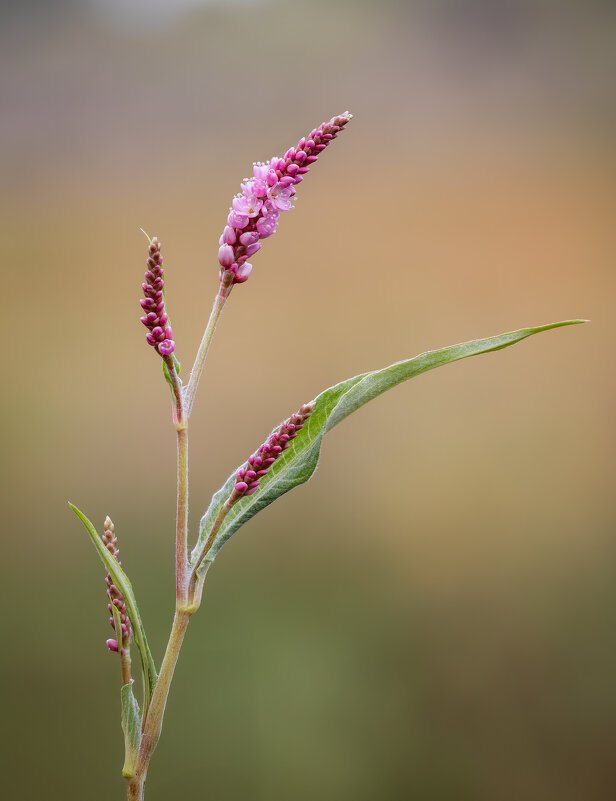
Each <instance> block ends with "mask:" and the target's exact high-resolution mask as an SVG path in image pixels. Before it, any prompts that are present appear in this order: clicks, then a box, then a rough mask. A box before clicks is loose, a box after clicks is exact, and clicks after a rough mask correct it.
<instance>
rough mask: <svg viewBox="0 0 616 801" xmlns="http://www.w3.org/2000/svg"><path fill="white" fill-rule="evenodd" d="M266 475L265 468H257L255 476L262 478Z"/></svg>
mask: <svg viewBox="0 0 616 801" xmlns="http://www.w3.org/2000/svg"><path fill="white" fill-rule="evenodd" d="M266 475H267V470H257V478H263V476H266Z"/></svg>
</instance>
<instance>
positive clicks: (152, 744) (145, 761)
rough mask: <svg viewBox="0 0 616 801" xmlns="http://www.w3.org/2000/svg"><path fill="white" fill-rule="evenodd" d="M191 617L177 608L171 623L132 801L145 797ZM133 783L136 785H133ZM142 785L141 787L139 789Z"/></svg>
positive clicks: (138, 765)
mask: <svg viewBox="0 0 616 801" xmlns="http://www.w3.org/2000/svg"><path fill="white" fill-rule="evenodd" d="M189 620H190V612H187V611H183V610H177V611H176V613H175V617H174V618H173V626H172V627H171V634H170V635H169V642H168V643H167V650H166V651H165V656H164V657H163V663H162V665H161V668H160V675H159V677H158V681H157V683H156V688H155V689H154V694H153V695H152V701H151V703H150V708H149V709H148V714H147V717H146V719H145V722H144V728H143V734H142V737H141V745H140V747H139V755H138V756H137V764H136V766H135V775H134V777H133V778H132V779H131V780H130V781H129V784H128V798H129V799H130V801H133V800H134V801H136V800H137V799H139V801H141V799H142V798H143V784H144V782H145V776H146V773H147V770H148V765H149V763H150V757H151V756H152V754H153V752H154V749H155V748H156V745H157V743H158V739H159V737H160V732H161V729H162V725H163V716H164V714H165V706H166V704H167V696H168V695H169V688H170V686H171V679H172V678H173V671H174V670H175V665H176V662H177V661H178V656H179V655H180V648H181V647H182V641H183V640H184V634H185V633H186V628H187V627H188V621H189ZM133 785H135V786H134V787H133ZM139 786H140V787H141V790H140V791H139ZM131 792H133V795H131V794H130V793H131ZM138 792H141V795H139V794H138Z"/></svg>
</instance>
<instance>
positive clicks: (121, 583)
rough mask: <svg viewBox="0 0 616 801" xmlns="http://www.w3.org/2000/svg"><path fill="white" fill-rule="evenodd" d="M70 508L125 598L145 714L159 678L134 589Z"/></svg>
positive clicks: (84, 520) (81, 516)
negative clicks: (138, 661) (139, 660)
mask: <svg viewBox="0 0 616 801" xmlns="http://www.w3.org/2000/svg"><path fill="white" fill-rule="evenodd" d="M69 506H70V507H71V509H72V510H73V512H75V514H76V515H77V517H78V518H79V519H80V520H81V522H82V523H83V525H84V527H85V529H86V531H87V532H88V534H89V535H90V539H91V540H92V543H93V544H94V547H95V548H96V550H97V551H98V555H99V556H100V558H101V560H102V562H103V564H104V565H105V567H106V568H107V570H108V571H109V573H110V574H111V578H112V579H113V583H114V584H115V585H116V587H117V588H118V589H119V590H120V592H121V593H122V596H123V597H124V603H125V604H126V609H127V611H128V616H129V618H130V622H131V626H132V629H133V636H134V638H135V643H136V645H137V649H138V651H139V656H140V658H141V667H142V669H143V683H144V713H145V712H147V709H148V707H149V704H150V698H151V696H152V693H153V692H154V687H155V686H156V680H157V678H158V677H157V675H156V666H155V665H154V660H153V659H152V654H151V652H150V648H149V646H148V641H147V639H146V636H145V629H144V626H143V622H142V620H141V615H140V614H139V608H138V607H137V601H136V599H135V594H134V592H133V588H132V586H131V583H130V581H129V579H128V576H127V575H126V573H125V572H124V571H123V570H122V568H121V567H120V565H119V564H118V563H117V561H116V560H115V559H114V558H113V556H112V554H110V553H109V551H108V550H107V548H105V546H104V545H103V541H102V539H101V538H100V536H99V534H98V532H97V531H96V529H95V528H94V526H93V524H92V523H91V522H90V521H89V520H88V518H87V517H86V516H85V515H84V514H83V512H81V511H80V510H79V509H78V508H77V507H76V506H74V505H73V504H72V503H69Z"/></svg>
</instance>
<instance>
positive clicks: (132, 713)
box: [120, 683, 141, 779]
mask: <svg viewBox="0 0 616 801" xmlns="http://www.w3.org/2000/svg"><path fill="white" fill-rule="evenodd" d="M120 699H121V702H122V731H123V732H124V766H123V768H122V776H124V778H125V779H131V778H132V777H133V776H134V775H135V765H136V763H137V756H138V754H139V746H140V745H141V712H140V711H139V704H138V703H137V699H136V698H135V696H134V694H133V685H132V683H131V684H124V685H123V687H122V689H121V691H120Z"/></svg>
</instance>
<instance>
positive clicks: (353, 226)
mask: <svg viewBox="0 0 616 801" xmlns="http://www.w3.org/2000/svg"><path fill="white" fill-rule="evenodd" d="M7 5H8V4H7ZM615 66H616V7H615V6H614V4H613V3H611V2H605V0H604V1H603V2H601V0H588V1H587V2H585V3H578V2H572V1H571V2H567V1H566V0H539V1H538V0H521V1H520V2H513V0H507V2H503V1H501V2H489V1H488V0H473V1H472V2H456V0H433V1H432V2H423V3H420V2H410V0H406V1H405V0H379V2H376V1H371V0H343V1H340V0H337V1H336V2H334V1H333V0H329V2H328V1H327V0H302V1H301V2H299V0H297V1H295V0H286V1H284V2H283V1H282V0H277V1H274V0H271V1H268V0H253V2H230V1H228V2H224V3H223V2H206V1H205V0H191V1H188V0H183V2H177V0H176V2H172V0H155V1H152V0H151V1H150V2H147V1H146V0H140V1H139V2H138V0H108V2H103V0H90V2H87V0H82V2H77V0H73V2H71V0H53V2H49V0H39V2H32V0H30V1H29V2H25V1H24V0H22V2H20V3H13V4H11V6H10V7H3V11H2V24H1V26H0V92H1V96H2V113H1V119H0V143H1V148H0V158H1V161H2V173H3V179H2V188H3V191H2V193H1V196H0V206H1V217H0V219H1V220H2V224H1V228H2V233H1V236H2V251H1V252H2V275H3V277H2V316H3V323H2V330H3V341H4V343H5V348H4V353H5V360H4V370H3V391H2V394H1V396H0V408H1V419H2V426H3V433H2V451H3V460H2V473H3V482H2V483H3V489H2V492H3V506H2V509H3V511H2V522H3V526H2V528H3V559H2V563H3V564H2V570H3V578H2V588H3V591H4V593H3V595H4V615H3V622H4V625H3V638H4V642H3V646H2V660H1V664H2V693H3V696H4V700H3V703H2V709H3V714H2V726H3V728H4V729H5V738H4V744H3V749H2V756H3V759H5V760H6V767H5V769H4V771H3V776H2V786H3V792H4V793H5V794H6V797H7V798H9V797H10V798H31V799H42V798H45V799H48V801H53V799H56V798H57V799H60V798H61V799H64V800H65V801H68V800H69V799H83V798H88V799H90V800H91V801H97V799H111V798H122V797H123V793H124V790H123V786H122V779H121V777H120V775H119V768H120V765H121V760H122V753H121V751H122V744H121V733H120V729H119V722H118V720H119V717H118V713H119V694H118V690H119V669H118V665H117V664H116V659H115V657H113V656H112V655H110V654H109V653H107V651H106V649H105V645H104V641H105V639H106V638H107V637H108V636H110V631H109V629H108V627H107V614H106V610H105V595H104V584H103V577H104V574H103V571H102V569H101V567H100V565H99V563H98V561H97V559H96V556H95V553H94V551H93V549H92V547H91V545H90V544H89V542H88V541H87V538H86V536H85V534H84V532H83V531H82V529H81V527H80V525H79V523H78V522H77V521H76V520H75V519H74V518H73V516H72V515H71V513H70V511H69V510H68V507H67V506H66V500H67V499H70V500H71V501H73V502H75V503H77V504H78V505H79V506H80V507H81V508H82V509H84V511H85V512H86V513H87V514H88V515H89V516H90V517H91V518H92V519H93V520H95V521H96V522H97V523H98V524H99V525H100V524H101V523H102V520H103V518H104V516H105V515H106V514H109V515H111V516H112V518H113V519H114V521H115V523H116V528H117V531H118V534H119V536H120V542H121V553H122V559H123V563H124V566H125V568H126V569H127V570H128V572H129V573H130V575H131V577H132V580H133V584H134V586H135V588H136V592H137V596H138V599H139V601H140V605H141V609H142V613H143V616H144V618H145V622H146V625H147V628H148V632H149V637H150V640H151V645H152V647H153V650H154V652H155V654H156V657H157V659H160V655H161V653H162V650H163V647H164V643H165V640H166V636H167V632H168V629H169V626H170V622H171V616H172V606H173V590H174V583H173V575H172V564H173V556H172V552H173V545H172V537H173V511H174V493H175V490H174V473H175V463H174V459H175V438H174V432H173V429H172V426H171V425H170V423H169V419H170V415H169V412H170V403H169V398H168V394H167V389H166V387H165V385H164V383H163V382H162V379H161V376H160V368H159V364H158V361H157V359H156V358H155V355H154V353H153V352H152V350H151V349H150V348H148V347H147V346H146V344H145V341H144V330H143V327H142V326H141V324H140V323H139V320H138V317H139V314H140V309H139V305H138V299H139V293H140V282H141V280H142V279H141V275H142V272H143V269H144V267H143V262H144V258H145V241H144V238H143V235H142V234H141V233H140V231H139V227H140V226H142V227H143V228H145V229H146V230H147V231H148V232H149V233H150V234H156V235H158V236H159V237H160V238H161V240H162V242H163V248H164V253H165V257H166V259H165V260H166V267H167V278H168V280H167V286H168V307H169V310H170V315H171V320H172V323H173V328H174V332H175V339H176V342H177V353H178V356H179V358H180V359H181V360H182V361H183V363H184V368H185V370H186V369H188V366H189V365H190V363H191V361H192V357H193V354H194V351H195V349H196V346H197V343H198V341H199V338H200V334H201V330H202V327H203V325H204V322H205V319H206V317H207V314H208V312H209V308H210V305H211V301H212V298H213V295H214V292H215V290H216V285H217V264H216V252H217V247H218V245H217V241H218V236H219V234H220V231H221V228H222V226H223V224H224V220H225V217H226V210H227V207H228V205H229V203H230V200H231V197H232V195H233V194H234V193H235V192H236V191H237V190H238V187H239V181H240V179H241V178H242V177H243V176H244V175H246V174H247V173H248V172H249V170H250V166H251V164H252V161H253V160H258V159H262V158H268V157H270V156H271V155H274V154H275V153H281V152H284V151H285V150H286V149H287V148H288V147H289V146H291V145H292V144H294V143H295V142H296V141H297V140H298V139H299V138H300V137H301V136H302V135H303V134H304V133H306V132H307V131H309V130H310V129H311V128H312V127H314V126H315V125H317V124H319V123H320V122H321V121H322V120H325V119H329V118H330V117H331V116H332V115H334V114H337V113H340V112H342V111H344V110H345V109H346V108H349V109H350V110H351V111H352V112H353V113H354V115H355V118H354V120H353V122H352V123H351V125H350V126H349V127H348V129H347V131H345V133H344V134H343V135H342V136H341V137H340V139H339V140H337V141H336V142H335V144H334V145H333V146H332V148H331V149H328V151H327V152H326V153H325V154H324V156H323V158H322V160H321V161H320V162H319V164H318V165H317V167H316V169H314V171H312V172H311V174H310V176H309V179H308V180H307V181H305V182H304V183H303V184H302V185H301V187H300V192H299V196H298V200H297V204H296V209H295V211H293V213H292V214H288V215H286V216H284V218H283V219H282V221H281V225H280V228H279V232H278V233H277V234H276V236H275V237H273V238H272V239H270V240H268V241H267V243H266V245H265V247H264V249H263V251H262V252H261V253H259V255H258V256H257V257H256V258H255V259H254V272H253V275H252V277H251V279H250V281H249V283H248V284H247V285H245V286H243V287H241V288H239V289H238V290H236V292H234V293H233V296H232V300H231V302H230V304H229V305H228V307H227V310H226V311H225V314H224V317H223V320H222V323H221V327H220V331H219V334H218V339H217V341H216V342H215V345H214V348H213V350H212V353H211V356H210V359H209V363H208V370H207V374H206V378H205V381H204V383H203V384H202V390H201V395H200V398H199V401H198V405H197V407H196V410H195V413H194V417H193V423H192V441H191V479H192V507H191V508H192V518H191V525H192V531H193V532H194V531H195V528H196V525H197V520H198V517H199V516H200V514H201V513H202V512H203V510H204V509H205V507H206V505H207V502H208V498H209V496H210V494H211V492H212V491H214V490H215V489H216V488H217V487H218V486H219V485H220V484H221V483H222V481H223V480H224V479H225V478H226V476H227V475H228V473H229V472H230V471H231V470H232V469H233V468H234V467H235V466H236V465H237V464H238V463H240V462H242V461H243V460H244V459H245V458H246V457H247V455H248V454H249V453H250V452H252V451H253V450H254V449H255V448H256V447H257V446H258V445H259V444H260V442H261V441H262V440H263V438H264V436H265V435H266V434H267V433H268V432H269V430H270V428H271V427H272V425H273V424H274V423H276V422H277V421H279V420H281V419H282V418H284V417H286V416H287V415H288V414H289V413H290V412H292V411H293V410H295V409H296V408H297V407H298V406H299V405H300V404H301V403H302V402H304V401H306V400H308V399H309V398H312V397H313V396H314V395H315V394H316V393H317V392H319V391H320V390H321V389H323V388H325V387H326V386H328V385H330V384H332V383H335V382H336V381H338V380H341V379H343V378H346V377H348V376H351V375H354V374H356V373H358V372H362V371H365V370H367V369H371V368H376V367H380V366H383V365H385V364H388V363H391V362H392V361H396V360H398V359H402V358H405V357H408V356H411V355H413V354H416V353H419V352H421V351H424V350H427V349H431V348H435V347H440V346H444V345H447V344H451V343H453V342H460V341H464V340H466V339H472V338H475V337H483V336H488V335H491V334H496V333H499V332H502V331H508V330H512V329H515V328H519V327H522V326H525V325H533V324H541V323H546V322H550V321H554V320H559V319H565V318H569V317H587V318H591V319H592V323H591V324H590V325H586V326H583V327H574V328H567V329H563V330H558V331H554V332H550V333H547V334H542V335H541V336H540V337H537V338H536V339H532V340H529V341H526V342H524V343H522V344H520V345H518V346H515V347H514V348H513V349H511V350H507V351H504V352H502V353H498V354H491V355H487V356H484V357H481V358H478V359H476V360H471V361H467V362H462V363H459V364H455V365H451V366H449V367H447V368H446V369H443V370H440V371H436V372H434V373H430V374H427V375H425V376H422V377H420V378H418V379H417V380H416V381H413V382H411V383H409V384H406V385H404V386H402V387H400V388H397V389H396V390H394V391H393V392H391V393H389V394H388V395H386V396H384V397H382V398H380V399H379V400H378V401H376V402H375V403H374V404H371V405H370V406H368V407H366V408H364V409H363V410H361V411H360V412H359V413H357V414H356V415H355V416H354V417H353V418H351V419H349V420H348V421H346V422H345V423H344V425H343V426H341V427H340V428H338V429H336V430H335V431H334V432H333V433H332V434H331V435H330V436H329V437H328V440H327V441H326V443H325V446H324V451H323V455H322V464H321V466H320V468H319V471H318V473H317V475H316V477H315V479H314V480H313V481H312V482H311V483H310V484H309V485H308V486H306V487H302V488H301V489H298V490H297V491H296V492H293V493H291V494H289V495H287V496H285V497H284V498H282V499H281V500H280V501H278V502H277V503H276V504H275V505H274V506H273V507H270V508H269V509H268V510H266V511H265V512H264V513H263V514H261V515H260V516H259V517H258V518H256V519H254V520H253V521H251V522H250V524H249V525H247V526H246V527H245V528H244V529H242V530H241V531H240V532H239V533H238V534H237V536H236V537H235V538H234V539H233V540H232V541H231V542H230V543H229V544H228V545H227V546H226V547H225V549H224V550H223V551H222V553H221V555H220V556H219V558H218V560H217V562H216V564H215V566H214V569H213V570H212V571H211V573H210V577H209V586H208V588H207V591H206V598H205V601H206V602H205V605H204V608H203V609H202V610H201V612H200V613H199V614H198V616H197V617H196V618H195V619H194V621H193V622H192V624H191V628H190V630H189V636H188V639H187V642H186V646H185V653H184V654H183V657H182V659H181V661H180V664H179V667H178V670H177V675H176V681H175V684H174V687H173V690H172V694H171V699H170V705H169V708H168V714H167V718H166V726H165V730H164V733H163V739H162V741H161V743H160V746H159V748H158V751H157V753H156V755H155V757H154V760H153V763H152V768H151V771H150V779H149V781H148V793H147V797H148V799H149V801H162V800H163V799H171V798H188V797H191V798H204V799H210V798H216V799H224V800H225V801H234V800H235V799H238V800H239V799H242V801H243V800H244V799H254V800H255V801H265V800H266V799H267V801H275V800H276V799H290V798H292V799H297V800H298V801H304V800H306V801H307V799H315V798H316V799H320V798H324V799H337V801H344V800H346V799H348V800H349V801H351V799H352V801H364V800H365V801H368V799H370V801H372V799H399V798H413V799H418V800H419V799H421V800H422V801H423V800H424V799H425V800H426V801H428V800H430V801H431V800H432V799H434V800H435V801H441V800H444V801H448V800H449V799H451V801H454V799H455V801H466V799H468V800H469V801H519V799H525V801H582V800H583V801H603V800H604V799H605V800H607V799H612V798H613V797H614V795H613V793H614V787H615V786H616V779H615V776H616V766H615V762H614V755H615V753H616V633H615V627H614V616H615V614H616V553H615V550H616V548H615V542H616V540H615V538H614V522H615V521H614V517H615V515H614V502H613V496H614V489H613V484H614V444H615V443H614V427H613V411H614V370H613V361H614V333H615V327H614V291H615V289H616V286H615V283H616V282H615V280H614V266H613V254H614V251H615V246H616V242H615V236H614V215H615V211H616V202H615V191H614V190H615V188H616V183H615V181H614V177H615V176H614V167H615V164H614V147H613V145H614V133H615V130H616V102H615V100H616V97H615V92H614V68H615Z"/></svg>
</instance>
